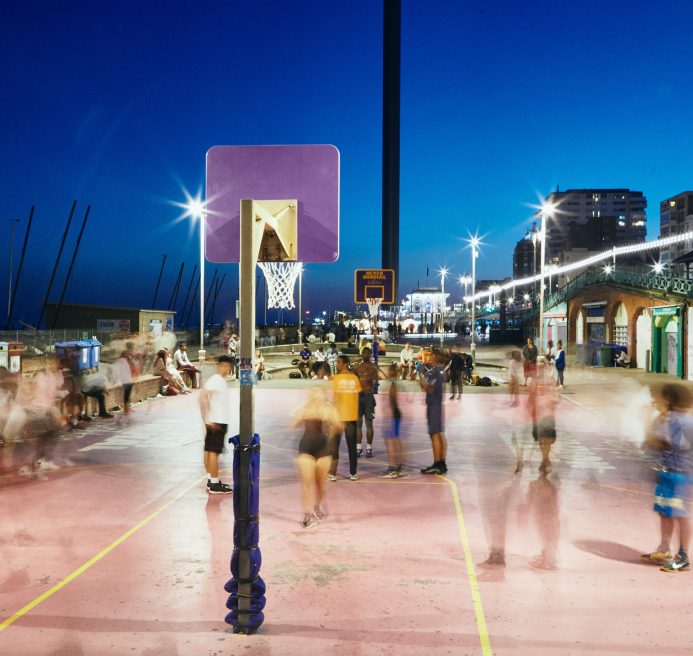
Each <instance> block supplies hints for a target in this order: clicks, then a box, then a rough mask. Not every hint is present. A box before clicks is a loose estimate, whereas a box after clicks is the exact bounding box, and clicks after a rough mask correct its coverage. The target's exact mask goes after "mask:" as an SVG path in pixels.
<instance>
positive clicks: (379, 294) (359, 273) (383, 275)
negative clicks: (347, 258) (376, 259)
mask: <svg viewBox="0 0 693 656" xmlns="http://www.w3.org/2000/svg"><path fill="white" fill-rule="evenodd" d="M369 298H380V299H382V301H381V302H382V303H383V305H392V304H394V302H395V272H394V270H393V269H356V271H354V303H367V302H368V301H367V299H369Z"/></svg>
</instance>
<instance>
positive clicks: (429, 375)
mask: <svg viewBox="0 0 693 656" xmlns="http://www.w3.org/2000/svg"><path fill="white" fill-rule="evenodd" d="M443 357H444V356H443V355H442V354H439V355H436V354H434V353H433V352H431V351H429V352H427V354H426V358H425V361H424V364H423V365H422V367H421V371H420V373H419V384H420V385H421V389H422V390H423V391H424V392H426V420H427V422H428V434H429V435H430V436H431V447H432V449H433V464H432V465H430V466H428V467H424V468H423V469H422V470H421V473H422V474H445V473H446V472H447V471H448V467H447V464H446V462H445V457H446V455H447V450H448V443H447V440H446V439H445V425H444V418H443V394H444V393H445V372H444V371H443V367H442V366H441V365H442V361H443Z"/></svg>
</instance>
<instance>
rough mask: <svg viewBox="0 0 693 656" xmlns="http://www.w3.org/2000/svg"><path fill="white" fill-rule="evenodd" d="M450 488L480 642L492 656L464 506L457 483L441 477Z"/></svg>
mask: <svg viewBox="0 0 693 656" xmlns="http://www.w3.org/2000/svg"><path fill="white" fill-rule="evenodd" d="M441 478H443V480H444V481H446V482H447V484H448V485H449V486H450V491H451V492H452V500H453V503H454V504H455V512H456V513H457V524H458V525H459V529H460V540H461V541H462V549H463V550H464V560H465V562H466V564H467V577H468V578H469V587H470V589H471V592H472V605H473V606H474V614H475V616H476V626H477V630H478V631H479V640H480V641H481V653H482V656H492V654H493V652H492V651H491V639H490V637H489V634H488V627H487V626H486V616H485V615H484V606H483V604H482V603H481V592H480V590H479V581H478V579H477V578H476V570H475V569H474V559H473V557H472V550H471V548H470V546H469V536H468V535H467V528H466V526H465V523H464V516H463V515H462V504H461V503H460V496H459V494H458V491H457V483H455V481H452V480H450V479H449V478H447V477H441Z"/></svg>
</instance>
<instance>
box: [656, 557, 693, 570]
mask: <svg viewBox="0 0 693 656" xmlns="http://www.w3.org/2000/svg"><path fill="white" fill-rule="evenodd" d="M690 568H691V563H690V561H689V560H688V556H687V555H686V554H676V556H675V557H674V558H672V559H671V560H670V561H669V562H666V563H664V564H663V565H662V566H661V567H660V568H659V569H661V570H662V571H663V572H672V573H674V572H687V571H688V570H689V569H690Z"/></svg>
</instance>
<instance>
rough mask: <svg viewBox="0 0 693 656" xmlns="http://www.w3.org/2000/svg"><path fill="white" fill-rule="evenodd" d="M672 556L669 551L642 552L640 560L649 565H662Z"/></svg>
mask: <svg viewBox="0 0 693 656" xmlns="http://www.w3.org/2000/svg"><path fill="white" fill-rule="evenodd" d="M673 558H674V556H673V554H672V553H671V551H653V552H652V553H647V554H642V555H641V556H640V560H642V561H644V562H646V563H650V564H651V565H664V564H666V563H668V562H669V561H671V560H672V559H673Z"/></svg>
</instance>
